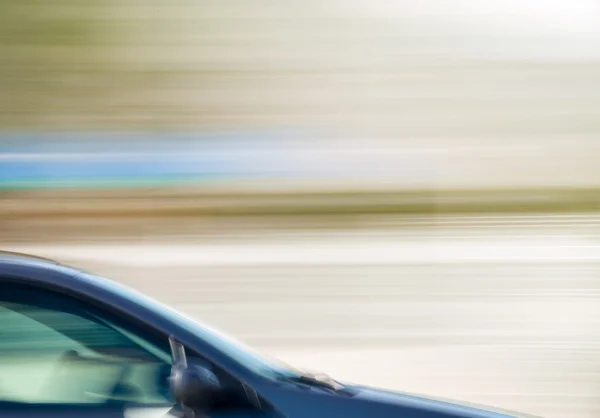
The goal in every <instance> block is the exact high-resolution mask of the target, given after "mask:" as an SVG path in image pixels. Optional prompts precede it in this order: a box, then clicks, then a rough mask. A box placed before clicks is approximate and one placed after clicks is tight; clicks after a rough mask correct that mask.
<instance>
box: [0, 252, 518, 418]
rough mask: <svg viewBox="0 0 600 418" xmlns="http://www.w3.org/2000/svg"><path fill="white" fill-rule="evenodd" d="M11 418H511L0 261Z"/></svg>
mask: <svg viewBox="0 0 600 418" xmlns="http://www.w3.org/2000/svg"><path fill="white" fill-rule="evenodd" d="M0 353H1V355H0V417H31V418H34V417H40V418H41V417H56V418H59V417H60V418H70V417H72V418H81V417H102V418H104V417H106V418H108V417H123V418H126V417H127V418H128V417H166V418H170V417H211V418H218V417H231V418H233V417H239V418H242V417H256V418H267V417H268V418H338V417H339V418H359V417H360V418H391V417H395V418H450V417H455V418H458V417H461V418H501V417H524V416H525V415H523V414H517V413H512V412H505V411H498V410H493V409H491V408H486V407H480V406H472V405H465V404H459V403H455V402H449V401H441V400H434V399H430V398H425V397H420V396H415V395H409V394H403V393H395V392H389V391H383V390H378V389H374V388H368V387H363V386H356V385H349V384H344V383H342V382H338V381H336V380H334V379H332V378H330V377H328V376H321V375H315V374H310V373H305V372H303V371H300V370H296V369H294V368H291V367H289V366H287V365H284V364H280V363H278V362H276V361H273V360H271V359H268V358H265V357H263V356H261V355H260V354H258V353H255V352H253V351H252V350H250V349H249V348H246V347H244V346H242V345H241V344H239V343H237V342H235V341H233V340H231V339H229V338H228V337H226V336H223V335H221V334H220V333H218V332H216V331H213V330H211V329H209V328H207V327H205V326H203V325H200V324H198V323H196V322H195V321H193V320H191V319H188V318H187V317H185V316H183V315H181V314H178V313H177V312H175V311H173V310H171V309H169V308H168V307H166V306H163V305H161V304H160V303H158V302H156V301H154V300H152V299H150V298H148V297H146V296H144V295H141V294H139V293H137V292H135V291H133V290H132V289H129V288H127V287H125V286H122V285H120V284H118V283H115V282H111V281H109V280H106V279H103V278H100V277H97V276H95V275H93V274H89V273H86V272H83V271H80V270H77V269H74V268H70V267H67V266H64V265H61V264H59V263H57V262H54V261H51V260H45V259H40V258H36V257H32V256H26V255H21V254H12V253H0Z"/></svg>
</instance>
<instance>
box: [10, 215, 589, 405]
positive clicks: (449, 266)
mask: <svg viewBox="0 0 600 418" xmlns="http://www.w3.org/2000/svg"><path fill="white" fill-rule="evenodd" d="M599 238H600V218H598V217H596V216H593V215H585V216H571V217H569V216H556V217H514V218H511V219H510V222H509V221H508V220H507V218H503V217H500V216H498V217H480V218H476V217H472V218H456V217H455V218H440V219H438V220H437V221H436V222H433V223H432V222H429V223H425V222H424V223H423V224H422V225H419V223H418V222H416V220H415V223H414V225H413V227H411V228H392V227H389V225H387V224H386V222H385V220H384V219H381V220H380V224H379V226H377V225H376V223H374V224H373V227H372V228H370V229H361V230H352V231H351V230H347V231H340V230H338V231H329V232H327V231H324V230H313V231H307V230H304V231H296V232H293V231H291V230H288V231H286V230H279V231H278V232H276V231H271V232H266V231H265V232H261V233H256V234H254V235H252V234H251V233H249V232H246V233H245V234H243V235H237V236H236V235H231V236H229V237H227V236H218V237H216V236H215V237H211V236H207V237H206V238H205V239H200V238H196V239H195V240H192V239H190V238H189V237H186V238H185V239H184V238H181V237H180V239H178V238H177V237H169V239H166V238H164V237H163V238H161V237H159V236H156V237H150V236H146V237H143V238H139V239H136V240H133V239H132V240H130V241H129V242H127V241H123V240H120V241H115V242H106V243H94V244H92V243H88V244H85V243H83V244H79V243H78V244H62V243H61V244H59V245H50V244H39V245H34V244H27V245H25V244H24V245H11V246H9V248H7V249H10V250H13V251H26V252H33V253H37V254H39V255H42V256H49V257H53V258H58V259H60V260H62V261H65V262H67V263H70V264H74V265H76V266H80V267H83V268H86V269H88V270H93V271H95V272H97V273H99V274H102V275H106V276H108V277H112V278H116V279H118V280H121V281H123V282H125V283H127V284H130V285H132V286H134V287H136V288H138V289H140V290H142V291H144V292H147V293H149V294H150V295H152V296H154V297H156V298H158V299H160V300H162V301H164V302H167V303H169V304H171V305H173V306H175V307H177V308H178V309H180V310H182V311H184V312H186V313H189V314H191V315H193V316H195V317H197V318H199V319H201V320H202V321H203V322H207V323H209V324H211V325H212V326H215V327H218V328H221V329H223V330H224V331H226V332H228V333H231V334H233V335H235V336H236V337H239V338H241V339H243V340H245V341H247V342H249V343H250V344H252V345H254V346H257V347H260V348H261V349H263V350H265V351H267V352H269V353H272V354H273V355H275V356H277V357H279V358H281V359H283V360H285V361H288V362H290V363H293V364H294V365H298V366H305V367H309V368H314V369H321V370H323V371H326V372H329V373H330V374H332V375H334V376H336V377H338V378H341V379H346V380H350V381H361V382H364V383H369V384H373V385H377V386H385V387H391V388H395V389H400V390H406V391H416V392H421V393H429V394H435V395H438V396H445V397H451V398H460V399H464V400H469V401H474V402H482V403H487V404H492V405H496V406H502V407H505V408H510V409H518V410H522V411H525V412H530V413H534V414H538V415H542V416H545V417H594V416H598V413H600V328H599V327H598V321H599V320H600V280H599V278H600V274H599V273H600V240H599ZM5 248H6V247H5Z"/></svg>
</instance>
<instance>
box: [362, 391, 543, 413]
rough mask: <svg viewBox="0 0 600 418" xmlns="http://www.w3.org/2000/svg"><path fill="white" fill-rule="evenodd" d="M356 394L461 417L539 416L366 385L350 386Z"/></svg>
mask: <svg viewBox="0 0 600 418" xmlns="http://www.w3.org/2000/svg"><path fill="white" fill-rule="evenodd" d="M350 388H352V389H353V390H354V391H355V392H356V394H355V395H354V396H353V398H354V399H355V400H357V401H361V400H362V401H367V402H374V403H378V404H386V405H390V406H391V405H395V406H398V407H401V408H406V409H418V410H421V411H425V410H426V411H429V412H432V413H439V414H440V415H443V416H449V417H462V418H508V417H511V418H539V417H535V416H533V415H528V414H524V413H520V412H513V411H506V410H502V409H498V408H493V407H489V406H483V405H477V404H472V403H467V402H461V401H454V400H449V399H444V398H437V397H431V396H425V395H417V394H412V393H404V392H392V391H388V390H382V389H376V388H370V387H366V386H350Z"/></svg>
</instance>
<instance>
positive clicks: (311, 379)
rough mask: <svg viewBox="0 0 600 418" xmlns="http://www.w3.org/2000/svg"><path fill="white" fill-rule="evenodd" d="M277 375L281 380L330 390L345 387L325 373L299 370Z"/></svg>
mask: <svg viewBox="0 0 600 418" xmlns="http://www.w3.org/2000/svg"><path fill="white" fill-rule="evenodd" d="M277 377H278V379H279V380H283V381H286V382H293V383H300V384H304V385H307V386H312V387H317V388H321V389H328V390H332V391H334V392H337V391H341V390H343V389H345V386H344V385H342V384H341V383H339V382H336V381H335V380H333V379H332V378H331V377H329V376H327V375H325V374H312V373H304V372H300V373H298V374H293V375H287V374H281V375H278V376H277Z"/></svg>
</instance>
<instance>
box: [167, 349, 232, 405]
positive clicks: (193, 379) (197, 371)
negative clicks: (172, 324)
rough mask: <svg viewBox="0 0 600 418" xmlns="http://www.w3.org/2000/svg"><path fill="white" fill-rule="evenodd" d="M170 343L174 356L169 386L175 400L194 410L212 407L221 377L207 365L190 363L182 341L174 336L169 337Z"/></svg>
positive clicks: (219, 388) (218, 390) (219, 389)
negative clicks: (178, 340)
mask: <svg viewBox="0 0 600 418" xmlns="http://www.w3.org/2000/svg"><path fill="white" fill-rule="evenodd" d="M169 343H170V345H171V355H172V357H173V367H172V368H171V376H170V378H169V386H170V389H171V392H172V393H173V396H174V397H175V400H176V401H177V402H179V403H180V404H181V405H182V406H184V407H186V408H190V409H192V410H196V411H206V410H208V409H210V407H211V405H212V403H213V401H214V400H215V399H216V397H217V396H218V394H219V392H220V391H221V383H220V382H219V379H218V378H217V376H216V375H215V374H214V373H213V372H212V371H211V370H209V369H208V368H207V367H205V366H203V365H200V364H189V363H188V360H187V358H186V354H185V348H184V347H183V345H181V343H179V342H177V341H176V340H175V339H173V338H170V339H169Z"/></svg>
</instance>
